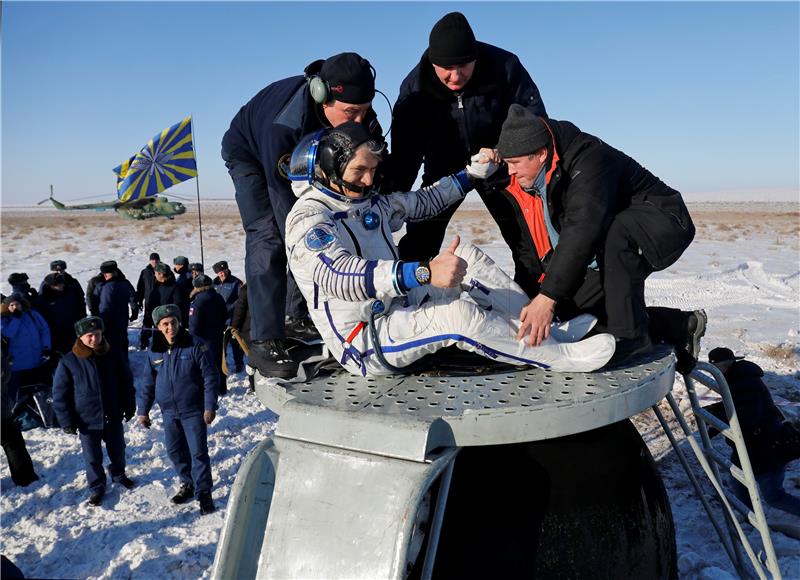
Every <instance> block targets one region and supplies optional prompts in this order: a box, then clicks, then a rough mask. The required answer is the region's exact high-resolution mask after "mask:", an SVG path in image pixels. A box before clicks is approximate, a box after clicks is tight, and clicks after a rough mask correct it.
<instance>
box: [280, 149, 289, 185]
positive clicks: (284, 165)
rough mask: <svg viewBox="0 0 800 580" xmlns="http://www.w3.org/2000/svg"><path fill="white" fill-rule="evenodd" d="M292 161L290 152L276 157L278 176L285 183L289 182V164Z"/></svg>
mask: <svg viewBox="0 0 800 580" xmlns="http://www.w3.org/2000/svg"><path fill="white" fill-rule="evenodd" d="M291 160H292V152H291V151H290V152H289V153H284V154H283V155H281V156H280V157H278V167H277V169H278V175H280V176H281V177H283V178H284V179H285V180H286V181H291V180H290V179H289V162H290V161H291Z"/></svg>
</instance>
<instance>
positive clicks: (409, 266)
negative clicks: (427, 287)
mask: <svg viewBox="0 0 800 580" xmlns="http://www.w3.org/2000/svg"><path fill="white" fill-rule="evenodd" d="M417 268H419V262H405V263H404V264H403V269H402V270H401V271H400V272H401V274H400V285H401V286H402V287H403V290H404V291H405V292H408V291H409V290H411V289H412V288H416V287H417V286H421V284H420V283H419V281H418V280H417V276H416V275H415V271H416V269H417Z"/></svg>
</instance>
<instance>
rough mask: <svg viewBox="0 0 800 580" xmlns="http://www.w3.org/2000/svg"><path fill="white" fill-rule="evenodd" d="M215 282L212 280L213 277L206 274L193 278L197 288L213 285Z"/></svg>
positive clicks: (193, 284)
mask: <svg viewBox="0 0 800 580" xmlns="http://www.w3.org/2000/svg"><path fill="white" fill-rule="evenodd" d="M213 283H214V282H213V280H211V278H209V277H208V276H206V275H205V274H200V275H199V276H197V277H195V279H194V280H192V286H194V287H195V288H202V287H203V286H211V285H212V284H213Z"/></svg>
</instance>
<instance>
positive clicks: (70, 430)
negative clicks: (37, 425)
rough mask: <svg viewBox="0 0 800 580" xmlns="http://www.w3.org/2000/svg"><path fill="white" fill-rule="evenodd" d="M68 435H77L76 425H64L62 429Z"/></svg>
mask: <svg viewBox="0 0 800 580" xmlns="http://www.w3.org/2000/svg"><path fill="white" fill-rule="evenodd" d="M61 430H62V431H63V432H64V433H66V434H67V435H77V434H78V430H77V429H76V428H75V427H62V429H61Z"/></svg>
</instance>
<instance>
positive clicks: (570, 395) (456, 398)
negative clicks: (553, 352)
mask: <svg viewBox="0 0 800 580" xmlns="http://www.w3.org/2000/svg"><path fill="white" fill-rule="evenodd" d="M637 362H638V364H636V365H635V366H631V367H626V368H620V369H616V370H609V371H603V372H594V373H557V372H553V371H547V370H543V369H524V370H520V371H517V372H502V373H498V374H486V375H474V376H447V377H441V376H434V377H426V376H416V375H409V376H389V377H381V378H360V377H355V376H353V375H351V374H349V373H345V372H341V373H337V374H335V375H332V376H329V377H325V378H322V379H316V380H313V381H311V382H309V383H299V384H290V383H284V384H283V385H280V384H274V383H272V384H269V381H265V380H263V379H262V380H260V381H259V383H260V387H261V388H259V393H260V394H261V395H262V399H267V400H264V402H265V404H267V405H268V406H271V407H272V408H273V409H274V410H275V411H277V412H280V409H276V408H274V406H273V405H275V404H276V403H285V402H287V401H286V399H287V394H288V395H289V397H288V398H293V401H294V402H295V403H300V404H303V405H312V406H316V407H324V408H331V409H336V410H338V411H352V412H362V413H376V414H389V415H413V416H414V417H415V418H422V419H424V418H436V417H448V416H458V415H463V414H464V413H465V412H472V413H474V412H481V411H494V412H497V411H500V412H502V411H504V410H508V411H512V410H513V411H519V410H523V409H526V408H529V410H533V409H532V408H541V407H570V406H574V405H581V404H583V403H591V402H592V401H597V400H599V399H604V398H607V397H616V396H620V395H623V394H624V393H625V392H626V391H631V390H636V389H637V388H639V387H640V386H642V385H643V384H645V383H647V382H649V381H652V379H653V377H654V376H656V375H661V374H663V373H665V372H668V373H669V374H670V375H671V374H672V372H673V371H672V365H673V364H674V357H673V356H672V351H671V350H670V349H668V348H665V347H664V348H660V349H657V350H656V351H654V352H653V353H651V354H650V355H649V356H647V357H646V358H644V359H642V360H640V361H637ZM265 383H266V384H265ZM262 389H263V390H262ZM270 393H271V395H270ZM264 395H266V397H265V396H264Z"/></svg>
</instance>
